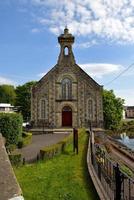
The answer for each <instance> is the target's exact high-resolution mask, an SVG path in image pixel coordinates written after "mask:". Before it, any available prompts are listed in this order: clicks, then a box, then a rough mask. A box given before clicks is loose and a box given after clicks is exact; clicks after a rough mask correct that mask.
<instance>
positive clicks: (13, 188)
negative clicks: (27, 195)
mask: <svg viewBox="0 0 134 200" xmlns="http://www.w3.org/2000/svg"><path fill="white" fill-rule="evenodd" d="M23 199H24V198H23V197H22V191H21V188H20V186H19V184H18V182H17V179H16V177H15V174H14V172H13V169H12V166H11V163H10V161H9V158H8V155H7V152H6V149H5V145H4V140H3V138H2V135H1V134H0V200H23Z"/></svg>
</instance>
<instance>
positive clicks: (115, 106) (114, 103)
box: [103, 90, 124, 130]
mask: <svg viewBox="0 0 134 200" xmlns="http://www.w3.org/2000/svg"><path fill="white" fill-rule="evenodd" d="M123 103H124V100H123V99H121V98H117V97H116V96H115V94H114V92H113V90H110V91H107V90H104V91H103V112H104V126H105V128H106V129H111V130H116V129H118V128H119V127H120V125H121V120H122V113H123Z"/></svg>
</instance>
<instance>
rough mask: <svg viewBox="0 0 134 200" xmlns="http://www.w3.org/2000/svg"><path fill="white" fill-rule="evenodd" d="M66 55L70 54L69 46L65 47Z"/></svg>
mask: <svg viewBox="0 0 134 200" xmlns="http://www.w3.org/2000/svg"><path fill="white" fill-rule="evenodd" d="M64 55H65V56H68V55H69V49H68V47H65V49H64Z"/></svg>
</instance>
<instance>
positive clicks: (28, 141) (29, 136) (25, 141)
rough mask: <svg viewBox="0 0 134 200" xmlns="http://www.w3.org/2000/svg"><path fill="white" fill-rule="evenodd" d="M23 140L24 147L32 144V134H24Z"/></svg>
mask: <svg viewBox="0 0 134 200" xmlns="http://www.w3.org/2000/svg"><path fill="white" fill-rule="evenodd" d="M22 140H23V146H26V145H28V144H31V142H32V133H30V132H23V133H22Z"/></svg>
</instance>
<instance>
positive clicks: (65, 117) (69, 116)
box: [31, 27, 103, 128]
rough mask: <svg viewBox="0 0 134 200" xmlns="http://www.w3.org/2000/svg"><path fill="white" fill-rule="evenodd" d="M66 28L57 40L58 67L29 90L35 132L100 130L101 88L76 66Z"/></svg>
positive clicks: (101, 117) (70, 37) (101, 113)
mask: <svg viewBox="0 0 134 200" xmlns="http://www.w3.org/2000/svg"><path fill="white" fill-rule="evenodd" d="M74 40H75V38H74V36H73V35H72V34H70V33H69V30H68V28H67V27H66V28H65V29H64V33H63V34H61V35H60V36H59V37H58V42H59V44H60V54H59V57H58V61H57V64H56V65H55V66H54V67H53V68H52V69H51V70H50V71H49V72H48V73H47V74H46V75H45V76H44V77H43V78H41V80H40V81H38V82H37V83H36V85H35V86H34V87H33V88H32V94H31V121H32V123H33V126H34V127H35V128H41V127H43V126H44V127H46V128H67V127H77V128H78V127H89V125H90V123H92V126H93V127H102V126H103V107H102V89H103V88H102V86H100V85H99V84H98V83H97V82H95V81H94V80H93V79H92V78H91V77H90V76H89V75H88V74H87V73H85V71H83V70H82V69H81V68H80V67H79V66H78V65H77V64H76V61H75V58H74V54H73V50H72V45H73V43H74Z"/></svg>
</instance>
